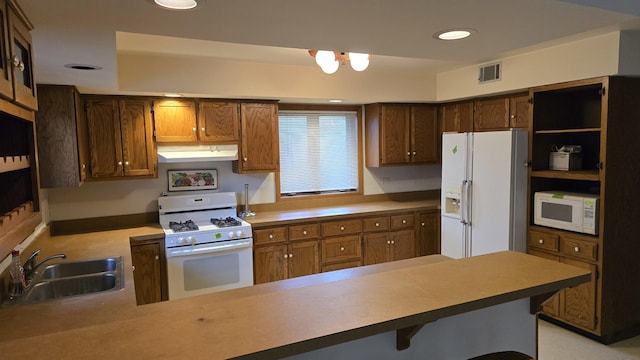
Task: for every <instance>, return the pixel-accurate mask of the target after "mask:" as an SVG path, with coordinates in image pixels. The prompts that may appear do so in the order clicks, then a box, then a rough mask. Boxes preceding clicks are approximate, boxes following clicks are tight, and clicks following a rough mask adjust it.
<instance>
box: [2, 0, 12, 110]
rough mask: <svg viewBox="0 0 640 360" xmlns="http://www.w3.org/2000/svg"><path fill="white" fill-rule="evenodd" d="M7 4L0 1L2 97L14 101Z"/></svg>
mask: <svg viewBox="0 0 640 360" xmlns="http://www.w3.org/2000/svg"><path fill="white" fill-rule="evenodd" d="M7 18H8V14H7V2H6V0H0V95H2V96H4V97H6V98H8V99H12V100H13V76H12V74H13V67H12V66H11V65H10V64H9V61H8V60H7V59H9V53H10V51H9V49H8V48H7V44H9V35H8V33H9V31H8V29H9V28H8V27H7V26H8V25H7Z"/></svg>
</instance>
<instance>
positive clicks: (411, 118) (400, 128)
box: [365, 104, 439, 167]
mask: <svg viewBox="0 0 640 360" xmlns="http://www.w3.org/2000/svg"><path fill="white" fill-rule="evenodd" d="M365 148H366V166H367V167H381V166H393V165H414V164H429V163H437V162H438V160H439V152H438V149H439V148H438V119H437V108H436V106H434V105H427V104H425V105H410V104H368V105H366V106H365Z"/></svg>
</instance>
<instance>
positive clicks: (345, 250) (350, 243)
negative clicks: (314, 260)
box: [322, 235, 362, 263]
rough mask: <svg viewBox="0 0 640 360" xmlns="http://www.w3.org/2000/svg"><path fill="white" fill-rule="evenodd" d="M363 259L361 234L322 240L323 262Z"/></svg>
mask: <svg viewBox="0 0 640 360" xmlns="http://www.w3.org/2000/svg"><path fill="white" fill-rule="evenodd" d="M359 259H362V245H361V244H360V235H353V236H341V237H337V238H330V239H324V240H322V262H323V263H330V262H338V261H344V260H359Z"/></svg>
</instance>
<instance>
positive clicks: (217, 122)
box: [153, 99, 240, 143]
mask: <svg viewBox="0 0 640 360" xmlns="http://www.w3.org/2000/svg"><path fill="white" fill-rule="evenodd" d="M196 107H197V114H196ZM239 107H240V105H239V104H238V103H234V102H220V101H207V100H199V101H197V102H196V101H195V100H166V99H165V100H155V101H154V102H153V120H154V124H155V137H156V142H158V143H194V142H203V143H211V142H216V143H220V142H227V143H228V142H238V140H239V133H240V131H239V126H240V119H239V112H240V111H239Z"/></svg>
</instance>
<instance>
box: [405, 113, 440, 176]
mask: <svg viewBox="0 0 640 360" xmlns="http://www.w3.org/2000/svg"><path fill="white" fill-rule="evenodd" d="M439 158H440V155H439V146H438V114H437V108H436V107H435V106H434V105H424V106H412V107H411V162H412V163H419V164H425V163H437V162H438V160H439Z"/></svg>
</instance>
